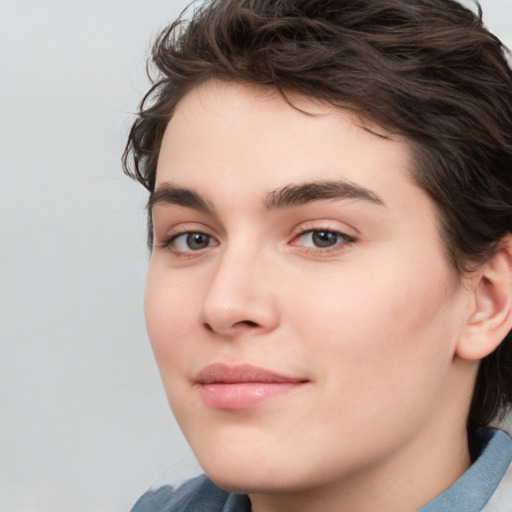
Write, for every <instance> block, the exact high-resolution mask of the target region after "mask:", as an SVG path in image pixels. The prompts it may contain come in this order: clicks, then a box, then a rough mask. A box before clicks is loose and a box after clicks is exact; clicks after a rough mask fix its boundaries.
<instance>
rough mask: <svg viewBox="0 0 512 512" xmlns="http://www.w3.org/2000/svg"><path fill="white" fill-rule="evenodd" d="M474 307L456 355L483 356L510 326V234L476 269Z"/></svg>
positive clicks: (481, 357) (489, 351) (511, 299)
mask: <svg viewBox="0 0 512 512" xmlns="http://www.w3.org/2000/svg"><path fill="white" fill-rule="evenodd" d="M474 280H475V281H474V282H473V293H474V306H473V310H472V312H471V315H470V317H469V319H468V323H467V325H466V328H465V329H464V333H463V335H462V336H461V338H460V340H459V342H458V344H457V350H456V355H457V356H458V357H460V358H461V359H466V360H472V361H474V360H478V359H483V358H484V357H486V356H488V355H489V354H490V353H491V352H493V351H494V349H495V348H496V347H498V345H499V344H500V343H501V342H502V340H503V339H504V338H505V336H506V335H507V334H508V332H509V331H510V329H511V328H512V236H511V235H507V236H506V237H505V238H504V239H503V241H502V243H501V245H500V248H499V249H498V250H497V251H496V252H495V254H494V255H493V256H492V258H491V259H490V260H489V261H488V262H486V263H484V264H483V265H482V267H481V268H480V269H479V270H478V271H477V272H476V274H475V276H474Z"/></svg>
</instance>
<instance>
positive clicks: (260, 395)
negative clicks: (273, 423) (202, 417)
mask: <svg viewBox="0 0 512 512" xmlns="http://www.w3.org/2000/svg"><path fill="white" fill-rule="evenodd" d="M307 382H308V380H307V379H302V378H296V377H290V376H286V375H282V374H279V373H275V372H273V371H270V370H267V369H265V368H259V367H255V366H251V365H237V366H227V365H224V364H212V365H209V366H206V367H205V368H203V369H202V370H201V371H200V372H199V373H198V375H197V376H196V378H195V384H196V385H197V386H198V388H199V394H200V395H201V398H202V399H203V401H204V402H205V404H206V405H207V406H209V407H212V408H214V409H224V410H243V409H251V408H254V407H257V406H259V405H260V404H262V403H264V402H267V401H268V400H271V399H273V398H277V397H279V396H282V395H284V394H287V393H290V392H292V391H294V390H297V389H299V388H300V387H302V386H304V385H305V384H306V383H307Z"/></svg>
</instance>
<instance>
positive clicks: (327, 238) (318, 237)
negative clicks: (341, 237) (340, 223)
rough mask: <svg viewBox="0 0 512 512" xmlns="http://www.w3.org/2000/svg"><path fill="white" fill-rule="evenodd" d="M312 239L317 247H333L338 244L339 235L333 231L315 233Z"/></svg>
mask: <svg viewBox="0 0 512 512" xmlns="http://www.w3.org/2000/svg"><path fill="white" fill-rule="evenodd" d="M312 238H313V243H314V244H315V245H316V246H317V247H331V246H333V245H336V244H337V243H338V235H337V234H336V233H332V232H331V231H314V232H313V235H312Z"/></svg>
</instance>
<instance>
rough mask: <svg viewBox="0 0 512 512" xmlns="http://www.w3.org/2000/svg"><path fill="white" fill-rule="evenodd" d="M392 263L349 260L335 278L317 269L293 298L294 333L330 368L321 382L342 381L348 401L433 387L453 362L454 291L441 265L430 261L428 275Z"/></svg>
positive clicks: (337, 383) (333, 383)
mask: <svg viewBox="0 0 512 512" xmlns="http://www.w3.org/2000/svg"><path fill="white" fill-rule="evenodd" d="M392 268H393V267H392V266H389V267H388V269H387V271H383V269H382V266H379V267H377V266H376V267H375V269H376V270H375V272H372V271H371V270H372V267H371V265H363V266H361V267H356V266H352V267H351V269H350V270H351V271H350V272H347V273H343V274H340V275H339V276H338V277H335V275H334V273H332V274H331V275H330V276H329V278H321V277H320V278H319V277H318V276H316V279H315V286H314V287H312V286H310V284H308V283H305V282H303V283H302V286H303V288H308V289H309V290H310V293H308V294H307V295H305V294H302V298H301V300H300V301H296V302H295V306H296V308H295V310H294V313H293V315H292V316H293V317H294V318H295V322H296V323H295V333H296V335H297V336H298V337H302V339H305V340H306V339H307V340H310V343H311V348H312V350H313V352H314V354H311V357H312V359H314V357H317V358H321V360H322V362H323V364H324V366H325V367H327V368H329V370H330V371H328V372H327V371H326V372H324V374H323V375H322V377H321V378H322V379H323V380H324V381H325V385H326V386H328V387H329V388H330V389H335V388H340V397H341V398H346V400H347V401H349V402H350V400H352V399H356V400H361V397H363V396H364V397H367V398H368V397H369V399H370V401H371V397H372V396H374V398H375V400H377V401H378V400H380V399H381V397H383V396H384V397H388V398H390V399H392V398H393V397H394V398H398V396H400V397H401V398H402V400H404V401H407V400H408V396H409V395H410V397H411V399H412V398H414V396H415V395H416V396H421V395H423V394H424V393H425V390H430V391H431V392H432V393H435V392H436V391H435V390H436V389H440V386H441V382H442V379H443V374H444V373H445V372H446V371H447V370H448V367H449V364H450V362H451V358H452V353H453V340H454V339H455V337H456V332H457V319H456V317H457V315H456V311H455V310H456V303H457V293H456V291H455V288H453V289H452V285H450V284H447V283H450V281H451V279H450V277H449V276H448V275H447V273H446V271H445V269H444V267H441V266H440V267H439V268H438V269H433V268H432V267H430V270H431V271H432V270H433V272H431V273H430V274H428V273H426V272H419V271H416V272H414V273H413V272H409V271H408V269H407V268H405V267H402V268H401V269H394V271H392V270H391V269H392ZM420 268H421V266H420ZM415 269H416V270H418V265H416V266H415ZM425 275H430V280H426V279H425ZM294 295H295V296H299V293H298V290H296V291H295V292H294ZM344 389H357V390H359V391H361V392H362V393H361V394H360V395H359V396H356V395H354V394H352V393H347V394H345V392H344ZM430 391H429V392H430ZM386 400H387V398H386ZM342 401H343V400H342ZM382 403H384V402H382ZM340 405H341V402H340ZM345 405H347V404H345ZM373 405H375V404H373ZM377 405H378V404H377Z"/></svg>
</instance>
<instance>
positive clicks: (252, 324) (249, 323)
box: [238, 320, 258, 327]
mask: <svg viewBox="0 0 512 512" xmlns="http://www.w3.org/2000/svg"><path fill="white" fill-rule="evenodd" d="M238 323H239V324H243V325H247V327H258V324H257V323H256V322H253V321H252V320H244V321H243V322H238Z"/></svg>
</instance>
